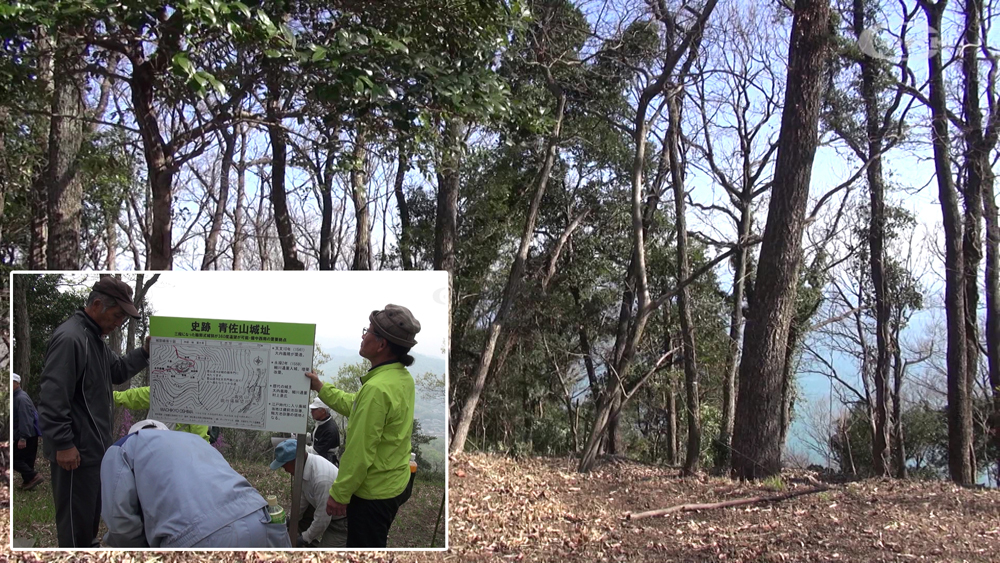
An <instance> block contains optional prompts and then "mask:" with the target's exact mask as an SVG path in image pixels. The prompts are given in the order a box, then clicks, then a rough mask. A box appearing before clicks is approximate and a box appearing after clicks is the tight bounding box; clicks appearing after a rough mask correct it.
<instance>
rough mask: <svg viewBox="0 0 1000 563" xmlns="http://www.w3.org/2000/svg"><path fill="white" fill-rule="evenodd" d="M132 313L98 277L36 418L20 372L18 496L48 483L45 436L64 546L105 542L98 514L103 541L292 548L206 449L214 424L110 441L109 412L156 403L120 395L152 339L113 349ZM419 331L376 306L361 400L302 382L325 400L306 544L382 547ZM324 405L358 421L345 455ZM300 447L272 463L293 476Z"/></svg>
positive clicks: (400, 310)
mask: <svg viewBox="0 0 1000 563" xmlns="http://www.w3.org/2000/svg"><path fill="white" fill-rule="evenodd" d="M130 316H131V317H134V318H139V312H138V310H137V309H136V307H135V304H134V303H133V301H132V288H131V287H129V286H128V285H127V284H125V283H124V282H122V281H120V280H118V279H116V278H114V277H104V278H102V279H101V280H100V281H99V282H98V283H96V284H95V285H94V286H93V291H92V292H91V293H90V295H89V297H88V299H87V302H86V305H85V306H84V307H82V308H80V310H78V311H77V312H76V313H74V314H73V315H72V316H71V317H70V318H69V319H67V320H66V321H65V322H63V323H62V324H61V325H60V326H59V327H58V328H57V329H56V330H55V331H54V332H53V334H52V336H51V338H50V339H49V343H48V349H47V351H46V354H45V362H44V366H43V369H42V374H41V384H40V392H39V397H38V399H39V406H38V411H37V416H35V415H34V408H33V405H32V404H31V399H30V398H28V397H27V395H26V394H24V393H23V392H20V393H19V389H18V385H19V383H20V381H19V380H20V378H18V377H16V376H15V381H14V387H15V391H14V407H15V408H14V412H15V436H14V437H15V440H17V444H18V446H17V449H16V450H15V469H16V470H17V471H19V472H21V475H22V478H23V480H24V481H23V485H22V488H24V489H31V488H34V487H35V486H37V485H38V483H39V482H41V480H42V478H41V476H40V475H38V474H37V472H35V471H34V469H33V461H34V448H36V447H37V442H38V436H39V435H40V436H41V440H42V444H43V451H44V453H45V457H46V459H48V461H49V462H50V465H51V474H52V490H53V497H54V500H55V509H56V529H57V537H58V542H59V547H65V548H86V547H97V546H99V545H100V544H101V538H99V537H98V531H99V525H100V522H101V519H102V517H103V520H104V522H105V523H106V525H107V528H108V533H107V534H106V535H105V536H104V538H103V541H104V543H105V544H106V545H108V546H111V547H207V548H213V547H241V548H278V547H290V546H291V545H292V541H291V538H289V535H288V533H287V530H286V526H285V524H280V523H273V522H272V521H271V516H270V514H269V513H268V510H267V501H266V500H265V499H264V498H263V497H262V496H261V495H260V493H258V492H257V491H256V490H255V489H254V488H253V486H252V485H251V484H250V483H249V482H248V481H247V480H246V479H245V478H244V477H243V476H242V475H240V474H239V473H238V472H236V471H235V470H234V469H233V468H232V467H231V466H230V465H229V463H228V462H227V461H226V460H225V458H224V457H223V456H222V455H221V454H220V453H219V452H218V451H217V450H216V449H215V448H213V447H212V446H211V445H209V440H208V434H207V427H204V426H197V425H183V426H182V425H177V426H175V427H174V429H171V428H168V427H167V425H165V424H163V423H161V422H158V421H154V420H145V421H141V422H139V423H136V424H135V425H133V426H132V428H130V429H129V431H128V433H127V434H126V435H125V436H124V437H122V438H121V439H120V440H118V441H116V442H113V440H112V419H113V406H114V405H115V404H119V405H129V406H135V407H137V408H143V407H148V404H149V390H148V388H136V389H132V390H130V391H128V392H124V393H114V394H113V393H112V385H113V384H120V383H124V382H126V381H128V380H129V379H130V378H131V377H132V376H134V375H135V374H137V373H138V372H139V371H141V370H142V369H144V368H145V367H147V365H148V363H149V342H150V339H149V337H148V336H147V337H146V339H145V341H144V343H143V346H141V347H139V348H137V349H135V350H132V351H131V352H128V353H126V354H125V355H122V356H119V355H118V354H116V353H114V352H113V351H112V350H111V349H110V348H109V347H108V346H107V344H106V343H105V341H104V337H105V336H107V335H108V334H109V333H111V332H112V331H114V330H116V329H118V328H119V327H121V326H122V324H123V323H124V322H125V321H126V320H127V319H128V317H130ZM419 331H420V323H419V322H418V321H417V320H416V319H415V318H414V317H413V315H412V313H411V312H410V311H409V309H407V308H406V307H402V306H398V305H392V304H390V305H386V307H385V308H384V309H382V310H376V311H372V313H371V315H369V325H368V327H367V328H365V329H364V330H362V340H361V347H360V350H359V354H360V355H361V356H362V357H363V358H366V359H368V360H369V361H370V362H371V366H372V367H371V369H370V370H369V371H368V373H367V374H365V375H364V376H363V377H362V378H361V383H362V385H361V388H360V390H359V391H358V392H357V393H346V392H344V391H342V390H340V389H336V388H335V387H333V386H332V385H326V384H324V383H323V382H322V381H320V379H319V376H318V375H317V374H316V373H314V372H307V373H306V374H305V376H306V377H308V378H309V385H310V388H311V389H312V390H313V391H315V392H316V393H317V395H318V396H317V398H316V400H315V401H313V403H311V404H310V407H311V412H312V416H313V418H314V419H315V420H316V423H317V424H316V428H315V430H314V433H313V438H314V439H313V443H314V451H316V454H312V453H309V454H307V456H306V459H305V463H304V466H303V475H302V478H303V489H302V500H303V501H304V502H303V503H302V506H306V507H308V508H307V509H306V510H305V511H304V513H303V514H302V518H301V519H300V520H299V530H300V534H299V536H298V537H297V538H296V539H295V542H294V545H295V546H296V547H349V548H350V547H385V546H386V541H387V537H388V533H389V528H390V527H391V525H392V522H393V520H394V519H395V517H396V513H397V511H398V509H399V507H400V506H401V505H402V504H403V503H404V502H406V500H407V499H408V498H409V496H410V493H411V491H412V487H413V473H412V472H411V471H410V468H409V461H410V449H411V443H410V440H411V436H412V431H413V414H414V413H413V411H414V402H415V388H414V382H413V377H412V376H411V375H410V373H409V372H408V371H407V370H406V367H407V366H409V365H411V364H412V363H413V357H412V356H410V355H409V351H410V349H411V348H412V347H413V346H414V345H415V344H416V340H415V336H416V334H417V333H418V332H419ZM328 408H332V409H333V410H335V411H337V412H338V413H340V414H341V415H344V416H346V417H348V421H349V429H348V432H347V437H346V440H345V442H344V447H343V454H342V456H340V457H339V459H338V456H337V450H338V447H339V445H340V444H339V442H340V432H339V429H338V428H337V426H336V423H335V422H334V421H333V420H332V417H330V414H329V411H328ZM22 443H23V444H24V445H23V446H22ZM296 446H297V442H296V440H295V439H292V440H286V441H284V442H282V443H281V444H279V445H278V446H277V447H276V448H275V451H274V461H273V462H272V463H271V468H272V469H274V470H277V469H278V468H279V467H280V468H283V469H284V470H285V471H286V472H288V473H291V474H294V472H295V451H296ZM22 450H23V451H22ZM18 452H22V453H18ZM29 456H30V458H31V461H32V464H30V465H29V464H28V462H27V459H28V457H29ZM338 462H339V468H338V466H337V464H338Z"/></svg>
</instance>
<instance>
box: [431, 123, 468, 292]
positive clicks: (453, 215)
mask: <svg viewBox="0 0 1000 563" xmlns="http://www.w3.org/2000/svg"><path fill="white" fill-rule="evenodd" d="M464 135H465V124H464V123H463V122H462V120H461V119H458V118H453V119H451V120H449V121H448V124H447V125H446V126H445V132H444V152H443V154H442V157H441V161H440V162H439V163H438V166H440V167H441V169H440V170H439V171H438V173H437V178H438V193H437V215H436V217H435V227H434V269H435V270H445V271H447V272H450V275H454V274H455V242H456V240H457V237H458V187H459V170H460V166H461V161H462V143H463V141H462V139H463V137H464Z"/></svg>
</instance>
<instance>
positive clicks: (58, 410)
mask: <svg viewBox="0 0 1000 563" xmlns="http://www.w3.org/2000/svg"><path fill="white" fill-rule="evenodd" d="M129 316H131V317H135V318H139V312H138V311H137V310H136V308H135V305H134V304H133V303H132V288H131V287H129V286H128V284H126V283H124V282H122V281H121V280H118V279H115V278H114V277H105V278H103V279H101V281H99V282H97V283H96V284H94V287H93V291H92V292H91V293H90V296H89V297H88V298H87V306H86V307H84V308H82V309H80V310H79V311H77V312H76V313H74V314H73V316H71V317H70V318H69V319H67V320H66V321H64V322H63V323H62V324H61V325H59V327H58V328H56V330H55V331H54V332H53V333H52V336H51V337H50V338H49V345H48V349H47V350H46V352H45V364H44V367H43V368H42V383H41V392H40V394H39V409H38V414H39V418H40V421H41V427H42V437H43V440H42V450H43V451H44V453H45V457H46V458H48V460H49V461H50V462H51V466H52V494H53V497H54V498H55V507H56V532H57V536H58V539H59V547H96V546H97V545H98V542H97V541H96V540H97V532H98V526H99V524H100V521H101V460H102V459H103V457H104V452H105V451H107V449H108V448H109V447H111V444H112V443H113V442H114V440H112V438H111V424H112V418H113V416H112V408H113V404H112V399H111V386H112V384H119V383H124V382H126V381H128V380H129V379H130V378H131V377H132V376H134V375H135V374H137V373H139V371H141V370H142V369H143V368H145V367H146V366H147V365H149V337H148V336H147V337H146V341H145V342H144V343H143V346H142V347H141V348H136V349H135V350H132V351H131V352H129V353H127V354H125V355H124V356H119V355H118V354H116V353H114V352H113V351H112V350H111V349H110V348H109V347H108V345H107V344H106V343H105V342H104V340H103V337H104V336H106V335H108V334H109V333H111V332H112V331H114V330H116V329H117V328H119V327H120V326H121V325H122V323H124V322H125V320H126V319H127V318H128V317H129Z"/></svg>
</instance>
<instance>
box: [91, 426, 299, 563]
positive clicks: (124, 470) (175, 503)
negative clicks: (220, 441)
mask: <svg viewBox="0 0 1000 563" xmlns="http://www.w3.org/2000/svg"><path fill="white" fill-rule="evenodd" d="M101 501H102V506H103V508H102V511H101V515H102V516H103V518H104V522H105V524H107V526H108V533H107V534H106V535H105V536H104V542H105V543H106V544H107V545H109V546H111V547H206V548H214V547H239V548H277V547H291V542H290V541H289V539H288V531H287V530H286V529H285V525H284V524H272V523H271V518H270V516H269V515H268V513H267V501H266V500H264V497H262V496H260V493H258V492H257V491H256V490H255V489H254V488H253V487H252V486H251V485H250V483H249V482H248V481H247V480H246V479H245V478H244V477H243V476H242V475H240V474H239V473H237V472H236V471H234V470H233V468H232V467H230V466H229V463H228V462H227V461H226V459H225V458H224V457H222V454H220V453H219V452H218V451H217V450H216V449H215V448H213V447H212V446H210V445H208V444H207V443H206V442H205V441H204V440H202V439H199V438H198V437H196V436H194V435H192V434H188V433H186V432H174V431H171V430H169V429H167V427H166V426H165V425H164V424H163V423H162V422H157V421H155V420H143V421H140V422H137V423H135V424H134V425H132V428H130V429H129V433H128V434H127V435H126V436H125V437H124V438H122V439H121V440H118V441H117V442H115V444H114V445H113V446H111V448H110V449H109V450H108V452H107V454H105V456H104V461H103V462H102V463H101Z"/></svg>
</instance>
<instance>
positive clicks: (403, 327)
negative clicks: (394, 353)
mask: <svg viewBox="0 0 1000 563" xmlns="http://www.w3.org/2000/svg"><path fill="white" fill-rule="evenodd" d="M368 320H369V321H371V323H372V325H373V326H374V327H375V332H377V333H378V335H379V336H381V337H382V338H385V339H386V340H388V341H389V342H392V343H394V344H398V345H400V346H402V347H404V348H413V346H414V345H415V344H416V343H417V341H416V340H414V339H413V337H414V336H416V335H417V333H418V332H420V321H418V320H417V319H415V318H413V313H411V312H410V310H409V309H407V308H406V307H403V306H401V305H392V304H391V303H390V304H389V305H386V306H385V309H382V310H381V311H372V314H371V315H369V316H368Z"/></svg>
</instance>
